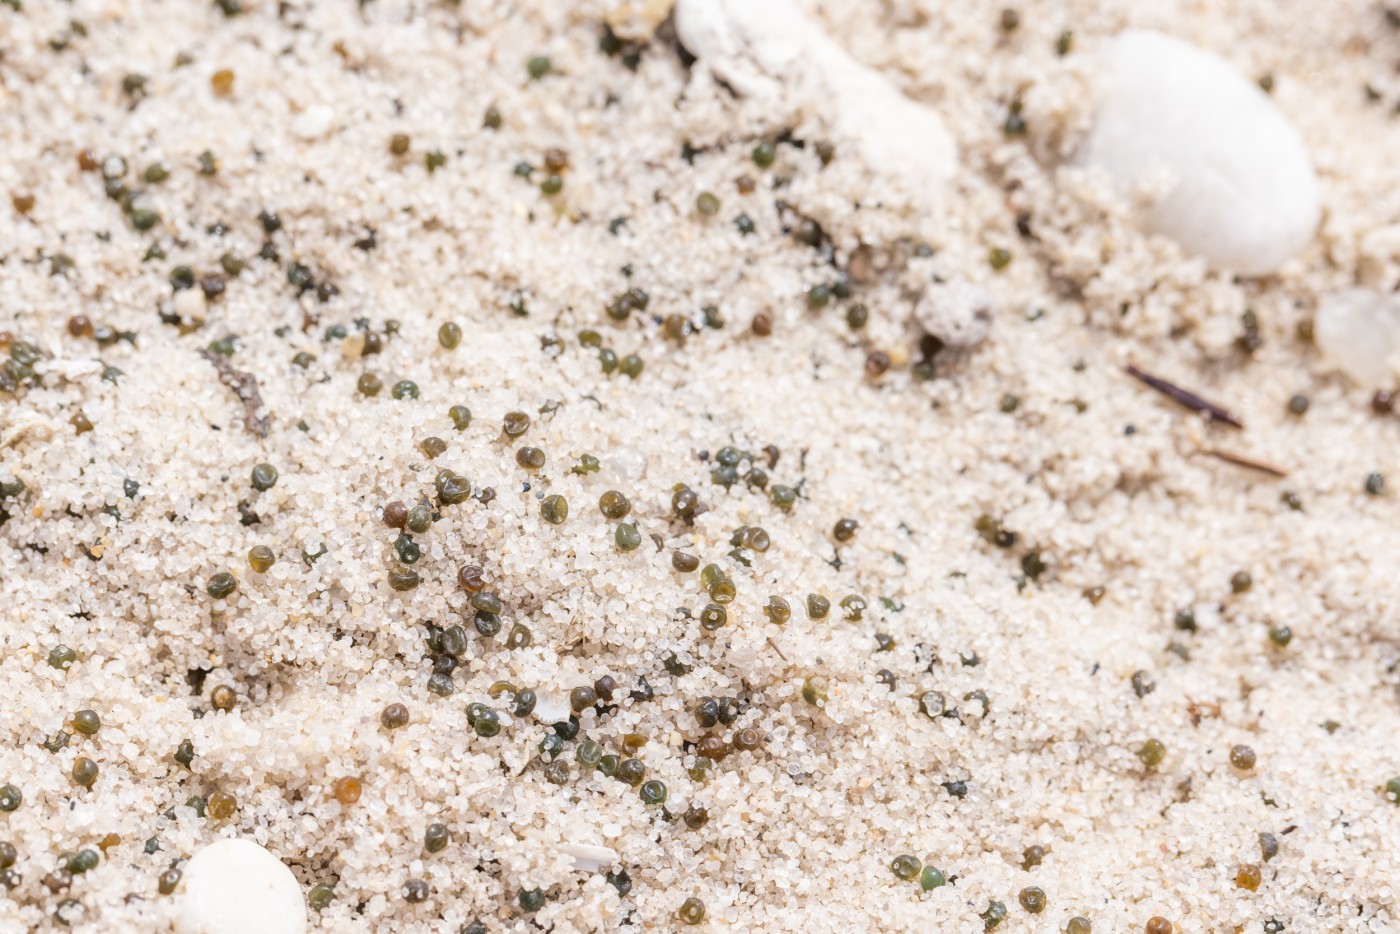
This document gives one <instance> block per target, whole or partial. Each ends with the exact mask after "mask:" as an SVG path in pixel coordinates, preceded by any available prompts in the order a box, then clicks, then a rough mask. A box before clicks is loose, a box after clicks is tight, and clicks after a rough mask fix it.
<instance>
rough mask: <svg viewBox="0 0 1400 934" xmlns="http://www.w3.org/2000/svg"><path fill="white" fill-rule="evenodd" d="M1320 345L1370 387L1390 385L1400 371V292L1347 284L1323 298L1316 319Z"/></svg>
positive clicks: (1329, 355)
mask: <svg viewBox="0 0 1400 934" xmlns="http://www.w3.org/2000/svg"><path fill="white" fill-rule="evenodd" d="M1313 339H1314V340H1315V341H1316V342H1317V346H1318V348H1319V349H1320V350H1321V351H1322V352H1323V354H1325V355H1326V356H1327V357H1328V358H1329V359H1331V361H1332V362H1333V363H1335V364H1336V365H1337V366H1338V368H1340V369H1341V371H1342V372H1343V373H1345V374H1346V375H1347V376H1349V377H1351V378H1352V379H1354V380H1356V381H1357V382H1358V383H1360V384H1362V385H1363V386H1366V387H1367V388H1370V389H1389V388H1391V386H1393V385H1394V384H1395V381H1396V375H1397V373H1400V295H1396V294H1394V293H1389V294H1388V293H1385V292H1376V291H1372V290H1371V289H1347V290H1346V291H1342V292H1336V293H1333V294H1332V295H1328V296H1326V297H1325V298H1323V299H1322V302H1321V303H1320V304H1319V305H1318V309H1317V317H1316V318H1315V319H1314V320H1313Z"/></svg>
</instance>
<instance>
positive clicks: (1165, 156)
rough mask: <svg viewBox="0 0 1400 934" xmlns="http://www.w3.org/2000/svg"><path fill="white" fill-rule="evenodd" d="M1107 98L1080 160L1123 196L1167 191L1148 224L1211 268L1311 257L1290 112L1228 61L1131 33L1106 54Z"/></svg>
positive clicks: (1307, 202)
mask: <svg viewBox="0 0 1400 934" xmlns="http://www.w3.org/2000/svg"><path fill="white" fill-rule="evenodd" d="M1102 65H1103V69H1104V78H1105V93H1104V97H1103V99H1102V102H1101V103H1100V105H1099V109H1098V114H1097V117H1096V119H1095V123H1094V128H1093V130H1092V132H1091V134H1090V137H1089V139H1088V142H1087V143H1086V147H1085V150H1084V152H1083V154H1082V158H1083V160H1084V161H1085V162H1086V163H1087V164H1089V165H1094V166H1099V167H1102V168H1103V169H1105V170H1107V171H1108V173H1109V174H1110V175H1111V176H1112V177H1113V178H1114V179H1115V180H1116V181H1117V182H1118V183H1119V184H1121V185H1122V186H1124V187H1125V188H1126V189H1129V190H1132V191H1140V190H1141V189H1143V188H1144V187H1149V186H1151V185H1153V184H1154V183H1157V182H1161V183H1163V184H1164V185H1165V190H1164V192H1163V193H1162V196H1161V197H1160V198H1159V199H1158V200H1156V202H1155V203H1154V204H1153V205H1152V206H1151V207H1150V208H1148V209H1147V210H1146V212H1145V214H1144V216H1143V218H1142V219H1143V222H1144V224H1145V226H1146V228H1147V229H1148V230H1149V231H1151V232H1153V233H1160V234H1164V235H1166V236H1168V237H1171V238H1172V239H1174V240H1176V241H1177V242H1178V243H1180V244H1181V246H1182V247H1183V248H1185V249H1186V250H1187V251H1188V252H1191V253H1195V254H1197V255H1200V256H1203V257H1205V259H1206V260H1207V261H1209V262H1210V263H1211V264H1212V265H1214V266H1217V267H1221V268H1225V269H1231V270H1234V271H1235V272H1238V273H1242V274H1245V275H1263V274H1265V273H1269V272H1271V271H1273V270H1274V269H1275V268H1277V267H1278V265H1279V264H1280V263H1282V262H1283V261H1284V260H1286V259H1288V258H1289V257H1290V256H1293V255H1294V254H1295V253H1297V252H1298V251H1299V250H1301V249H1303V247H1305V246H1306V245H1307V244H1308V242H1309V241H1310V240H1311V239H1312V236H1313V232H1314V230H1315V229H1316V228H1317V223H1318V218H1319V216H1320V206H1319V200H1318V187H1317V177H1316V175H1315V174H1314V173H1313V169H1312V165H1311V163H1310V161H1309V158H1308V151H1307V147H1306V146H1305V145H1304V143H1303V138H1302V137H1301V136H1300V135H1299V133H1298V131H1297V130H1296V129H1295V128H1294V127H1293V125H1292V124H1291V123H1289V122H1288V119H1287V118H1286V117H1285V116H1284V115H1283V112H1282V111H1281V110H1279V108H1278V107H1277V106H1276V105H1275V104H1274V102H1273V101H1272V100H1271V99H1270V98H1269V96H1268V95H1267V94H1265V93H1264V92H1263V91H1262V90H1260V89H1259V87H1258V85H1256V84H1255V83H1254V82H1252V81H1250V80H1248V79H1247V78H1245V77H1244V76H1243V75H1241V74H1240V73H1239V72H1238V71H1236V70H1235V68H1234V67H1232V66H1231V65H1230V64H1228V63H1227V62H1225V61H1224V60H1223V59H1221V58H1219V57H1218V56H1216V55H1213V54H1211V53H1209V52H1206V51H1204V50H1202V49H1199V48H1196V47H1195V46H1192V45H1190V44H1188V43H1185V42H1182V41H1180V40H1177V39H1173V38H1171V37H1169V36H1165V35H1162V34H1161V33H1157V32H1152V31H1148V30H1137V29H1131V30H1128V31H1127V32H1124V33H1121V34H1120V35H1119V36H1118V37H1117V38H1115V39H1114V40H1113V41H1112V42H1110V43H1109V44H1108V46H1107V48H1106V49H1105V50H1104V52H1103V56H1102Z"/></svg>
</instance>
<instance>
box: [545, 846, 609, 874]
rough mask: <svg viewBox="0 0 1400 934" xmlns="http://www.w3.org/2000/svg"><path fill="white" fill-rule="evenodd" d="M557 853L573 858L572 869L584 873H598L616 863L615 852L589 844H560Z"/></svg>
mask: <svg viewBox="0 0 1400 934" xmlns="http://www.w3.org/2000/svg"><path fill="white" fill-rule="evenodd" d="M559 851H560V852H561V853H565V854H567V855H569V856H572V857H573V858H574V868H575V869H581V870H583V871H584V872H598V871H599V870H600V869H602V868H603V867H605V866H611V865H612V864H613V863H615V862H617V851H616V850H612V849H609V848H608V847H605V846H595V845H594V844H591V843H562V844H560V845H559Z"/></svg>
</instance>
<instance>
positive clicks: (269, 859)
mask: <svg viewBox="0 0 1400 934" xmlns="http://www.w3.org/2000/svg"><path fill="white" fill-rule="evenodd" d="M182 887H183V890H184V891H183V894H182V895H181V896H180V900H179V904H178V906H177V908H176V917H175V930H176V932H177V934H247V932H249V931H257V932H258V934H304V932H305V931H306V902H305V901H304V900H303V898H302V893H301V886H300V885H298V884H297V880H296V876H294V875H292V871H291V870H290V869H288V868H287V867H286V866H285V865H283V863H282V861H281V860H280V859H278V858H277V857H276V856H274V855H272V854H271V853H269V852H268V851H267V850H265V849H263V848H262V847H260V846H258V845H257V844H256V843H254V842H253V841H251V840H244V839H237V838H235V839H228V840H218V841H216V842H214V843H211V844H209V845H208V846H206V847H205V848H204V849H202V850H200V851H199V852H198V853H196V854H195V855H194V858H193V859H191V860H190V861H189V863H187V864H186V865H185V867H184V875H183V878H182Z"/></svg>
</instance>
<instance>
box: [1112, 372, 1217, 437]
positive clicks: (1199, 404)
mask: <svg viewBox="0 0 1400 934" xmlns="http://www.w3.org/2000/svg"><path fill="white" fill-rule="evenodd" d="M1123 369H1124V372H1126V373H1127V374H1128V375H1129V376H1131V377H1132V378H1133V379H1136V380H1138V381H1139V382H1142V383H1145V384H1146V385H1148V386H1151V387H1152V388H1153V389H1155V390H1157V391H1158V392H1160V393H1161V394H1162V395H1164V396H1166V397H1167V398H1168V399H1171V400H1172V401H1173V402H1176V403H1177V404H1179V405H1184V406H1186V408H1188V409H1190V410H1191V411H1193V412H1204V413H1205V414H1206V416H1207V417H1208V418H1209V419H1210V420H1211V421H1213V422H1222V423H1224V424H1226V425H1229V426H1231V427H1232V428H1243V427H1244V423H1243V422H1241V421H1240V420H1239V419H1238V418H1235V416H1233V415H1231V414H1230V413H1229V411H1228V410H1226V409H1223V408H1221V407H1220V406H1218V405H1216V404H1215V403H1214V402H1207V401H1206V400H1204V399H1202V398H1201V397H1200V396H1198V395H1196V394H1195V393H1194V392H1189V391H1187V390H1185V389H1182V388H1181V387H1180V386H1178V385H1176V384H1175V383H1169V382H1167V381H1166V380H1164V379H1162V378H1161V377H1160V376H1153V375H1152V374H1150V373H1144V372H1143V371H1142V370H1139V369H1138V368H1137V367H1135V366H1133V365H1132V364H1131V363H1130V364H1128V365H1127V366H1126V367H1124V368H1123Z"/></svg>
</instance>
